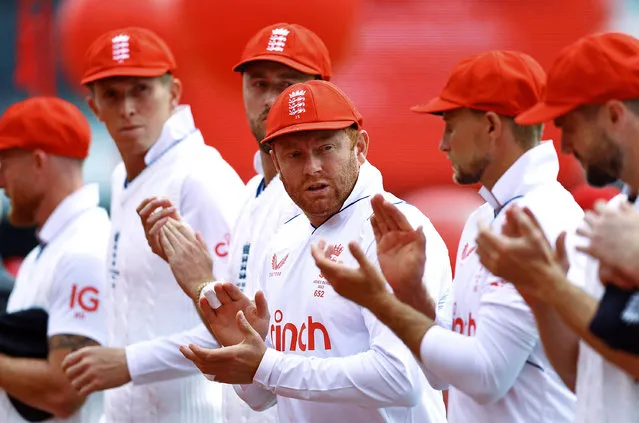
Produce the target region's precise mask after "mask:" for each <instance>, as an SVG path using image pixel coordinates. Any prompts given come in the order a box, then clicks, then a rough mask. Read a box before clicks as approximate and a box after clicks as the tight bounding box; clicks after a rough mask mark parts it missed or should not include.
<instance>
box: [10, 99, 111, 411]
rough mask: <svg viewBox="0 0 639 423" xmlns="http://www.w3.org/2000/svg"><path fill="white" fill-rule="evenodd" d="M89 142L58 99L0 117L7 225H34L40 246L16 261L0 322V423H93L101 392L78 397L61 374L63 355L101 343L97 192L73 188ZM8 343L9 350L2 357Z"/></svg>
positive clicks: (102, 247)
mask: <svg viewBox="0 0 639 423" xmlns="http://www.w3.org/2000/svg"><path fill="white" fill-rule="evenodd" d="M90 142H91V128H90V126H89V122H88V121H87V120H86V118H85V117H84V116H83V115H82V112H81V111H80V110H79V109H78V108H77V107H75V106H74V105H72V104H71V103H68V102H66V101H64V100H61V99H58V98H53V97H35V98H31V99H28V100H25V101H22V102H19V103H16V104H14V105H12V106H10V107H9V108H8V109H7V110H6V111H5V113H4V114H3V116H2V117H1V118H0V187H1V188H3V189H4V190H5V193H6V194H7V196H8V197H9V198H10V200H11V209H10V211H9V221H10V222H11V223H12V224H13V225H16V226H24V227H30V226H36V227H37V231H36V235H37V237H38V240H39V243H40V244H39V245H38V246H36V247H35V248H34V249H33V250H32V251H31V252H30V253H29V254H28V255H27V257H26V258H25V259H24V261H23V262H22V265H21V266H20V270H19V272H18V276H17V278H16V283H15V286H14V289H13V291H12V293H11V296H10V297H9V303H8V306H7V312H8V313H10V314H5V315H3V316H2V321H3V324H2V329H1V330H0V345H2V347H3V348H2V349H0V352H1V353H0V422H3V423H25V422H27V421H43V420H44V419H46V421H48V422H60V423H62V422H64V423H94V422H97V421H98V420H99V419H100V417H101V416H102V411H103V397H102V393H95V394H91V395H88V396H87V395H83V394H78V393H77V392H76V391H75V390H74V389H73V387H72V386H71V383H70V382H69V380H68V379H67V378H66V377H65V375H64V372H63V371H62V361H63V359H64V358H65V357H66V356H67V355H68V354H69V353H72V352H73V351H75V350H77V349H80V348H82V347H85V346H88V345H100V344H104V343H105V342H106V338H107V330H106V314H105V305H104V301H103V293H104V290H105V288H106V251H107V245H108V242H109V230H110V223H109V217H108V215H107V212H106V210H104V209H103V208H101V207H99V206H98V202H99V195H98V187H97V185H93V184H92V185H84V184H83V182H82V164H83V162H84V159H85V158H86V157H87V155H88V153H89V145H90ZM39 311H41V312H42V313H44V318H41V317H38V312H39ZM19 315H22V316H23V318H24V319H27V320H26V321H24V322H23V325H18V324H17V323H18V322H17V321H14V323H16V325H15V327H16V328H18V327H22V328H23V330H16V332H17V333H13V334H12V335H10V334H7V333H6V331H7V330H10V328H11V325H9V324H5V321H6V320H7V319H9V316H14V318H17V316H19ZM40 324H42V328H38V327H34V326H37V325H40ZM36 333H41V335H42V340H41V341H40V336H37V335H35V334H36ZM8 336H11V338H12V339H7V338H5V337H8ZM47 338H48V352H47ZM9 344H10V345H11V347H12V348H11V350H12V353H9V351H7V350H4V348H6V347H7V346H8V345H9ZM38 351H41V352H42V353H43V355H38V354H37V352H38ZM26 406H28V407H32V409H29V408H28V407H26ZM34 409H35V410H34ZM17 410H20V412H18V411H17ZM38 410H40V411H39V412H38ZM43 412H44V413H43ZM47 414H48V415H47Z"/></svg>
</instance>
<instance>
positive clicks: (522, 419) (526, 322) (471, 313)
mask: <svg viewBox="0 0 639 423" xmlns="http://www.w3.org/2000/svg"><path fill="white" fill-rule="evenodd" d="M558 172H559V163H558V159H557V153H556V151H555V149H554V146H553V144H552V142H551V141H546V142H542V143H541V144H540V145H538V146H537V147H534V148H532V149H531V150H529V151H527V152H526V153H525V154H524V155H522V156H521V157H520V158H519V159H518V160H517V161H516V162H515V163H514V164H513V165H512V166H511V167H510V168H509V169H508V170H507V171H506V172H505V173H504V174H503V175H502V177H501V178H500V179H499V180H498V181H497V183H496V184H495V186H494V187H493V190H492V191H488V190H487V189H485V188H483V189H482V190H481V191H480V193H481V195H482V196H483V197H484V199H485V200H486V204H484V205H482V206H480V207H479V208H478V209H477V210H476V211H475V212H473V214H472V215H471V216H470V217H469V219H468V221H467V222H466V225H465V227H464V230H463V232H462V236H461V239H460V243H459V249H458V251H457V262H456V268H455V279H454V281H453V288H452V292H451V296H450V302H451V303H450V304H451V305H452V310H453V324H452V331H451V330H448V329H450V328H443V327H434V328H432V329H431V330H429V331H428V332H427V333H426V335H425V336H424V338H423V340H422V345H421V359H422V363H423V365H424V367H423V368H424V371H425V373H426V375H427V376H428V378H429V381H431V383H433V384H434V386H438V387H440V388H444V387H445V386H446V385H450V391H449V397H448V419H449V422H451V423H467V422H474V423H494V422H508V423H530V422H535V423H561V422H565V423H568V422H571V423H572V421H573V419H574V408H575V398H574V395H573V394H572V393H571V392H570V391H569V389H568V388H567V387H566V386H565V385H564V384H563V382H562V381H561V379H560V378H559V376H558V375H557V374H556V372H555V371H554V370H553V368H552V367H551V365H550V363H549V361H548V359H547V358H546V355H545V353H544V350H543V345H542V344H541V341H540V338H539V333H538V331H537V325H536V322H535V319H534V316H533V313H532V311H531V310H530V309H529V307H528V305H527V304H526V302H525V301H524V299H523V298H522V297H521V296H520V295H519V293H518V292H517V290H516V289H515V288H514V287H513V286H512V285H511V284H510V283H508V282H507V281H504V280H502V279H500V278H497V277H496V276H494V275H492V274H490V273H489V272H488V271H487V270H486V269H485V268H484V267H483V266H482V265H481V264H480V263H479V257H478V256H477V254H476V253H475V249H476V243H475V239H476V237H477V232H478V228H477V224H478V222H479V221H480V220H483V221H484V222H486V223H489V224H491V226H492V228H493V230H494V231H496V232H501V227H502V225H503V223H504V220H505V213H503V209H504V207H505V206H507V205H511V204H517V205H518V206H521V207H524V206H526V207H529V208H530V209H531V210H532V212H533V213H534V214H535V216H536V217H537V220H538V221H539V223H540V224H541V226H542V229H543V231H544V233H545V235H546V237H547V238H548V239H549V240H550V241H551V244H552V245H554V243H555V240H556V238H557V236H558V235H559V234H560V233H561V231H563V230H568V231H572V230H574V228H575V227H576V226H577V225H578V223H579V221H580V220H581V218H582V217H583V212H582V210H581V208H580V207H579V206H578V205H577V203H576V202H575V201H574V199H573V197H572V195H571V194H570V193H569V192H568V191H566V190H565V189H564V188H563V187H562V186H561V184H560V183H559V182H557V174H558ZM495 214H497V216H496V217H495ZM578 265H579V264H578V263H573V266H575V267H577V266H578Z"/></svg>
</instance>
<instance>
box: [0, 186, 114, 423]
mask: <svg viewBox="0 0 639 423" xmlns="http://www.w3.org/2000/svg"><path fill="white" fill-rule="evenodd" d="M98 200H99V194H98V187H97V185H87V186H85V187H83V188H80V189H79V190H77V191H75V192H74V193H73V194H71V195H69V196H68V197H67V198H65V199H64V200H63V201H62V202H61V203H60V204H59V205H58V206H57V207H56V209H55V210H54V211H53V213H52V214H51V216H49V218H48V219H47V221H46V222H45V224H44V225H43V226H42V229H41V230H40V231H39V233H38V237H39V239H40V241H41V242H42V243H43V244H46V245H45V246H44V247H43V246H37V247H35V248H34V249H33V250H32V251H31V252H30V253H29V254H28V255H27V257H26V258H25V259H24V261H23V262H22V265H21V266H20V270H19V272H18V276H17V278H16V283H15V287H14V289H13V291H12V293H11V296H10V297H9V303H8V305H7V311H8V312H16V311H19V310H24V309H28V308H32V307H38V308H42V309H44V310H45V311H46V312H47V313H48V315H49V319H48V325H47V334H48V336H49V337H52V336H55V335H78V336H83V337H86V338H90V339H92V340H94V341H96V342H98V343H100V344H105V343H106V338H107V330H106V311H105V307H104V304H103V297H102V295H103V291H104V289H105V286H106V251H107V244H108V238H109V230H110V223H109V217H108V215H107V213H106V210H104V209H102V208H100V207H98ZM101 415H102V393H97V394H93V395H91V396H89V398H88V399H87V401H86V402H85V403H84V405H83V406H82V407H81V408H80V409H79V410H78V411H77V412H76V413H75V414H74V415H73V416H71V417H70V418H68V419H53V420H50V421H52V422H65V423H93V422H96V421H98V419H99V416H101ZM0 421H1V422H3V423H24V422H26V420H24V419H22V417H20V416H19V415H18V414H17V412H16V411H15V410H14V409H13V406H12V405H11V403H10V402H9V400H8V398H7V396H6V394H5V393H4V392H3V391H0Z"/></svg>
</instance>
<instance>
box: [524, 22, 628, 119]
mask: <svg viewBox="0 0 639 423" xmlns="http://www.w3.org/2000/svg"><path fill="white" fill-rule="evenodd" d="M636 98H639V40H637V39H636V38H634V37H632V36H630V35H627V34H621V33H614V32H609V33H605V34H595V35H590V36H587V37H584V38H581V39H579V40H578V41H577V42H575V43H573V44H571V45H569V46H568V47H566V48H564V49H563V50H562V51H561V53H559V56H558V57H557V59H556V60H555V62H554V63H553V65H552V67H551V68H550V70H549V71H548V84H547V87H546V93H545V95H544V98H543V101H540V102H538V104H536V105H535V106H533V107H532V108H530V110H528V111H526V112H524V113H522V114H520V115H519V116H517V119H516V121H517V123H519V124H522V125H526V124H533V123H543V122H547V121H550V120H554V119H556V118H558V117H560V116H562V115H565V114H566V113H568V112H570V111H571V110H574V109H576V108H578V107H580V106H583V105H586V104H602V103H605V102H606V101H609V100H620V101H624V100H632V99H636Z"/></svg>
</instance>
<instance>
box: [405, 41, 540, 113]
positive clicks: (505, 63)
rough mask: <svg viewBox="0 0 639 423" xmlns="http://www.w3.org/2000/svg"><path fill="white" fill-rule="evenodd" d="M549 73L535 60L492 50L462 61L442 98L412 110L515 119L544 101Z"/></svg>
mask: <svg viewBox="0 0 639 423" xmlns="http://www.w3.org/2000/svg"><path fill="white" fill-rule="evenodd" d="M545 82H546V74H545V72H544V70H543V68H542V67H541V65H539V63H537V62H536V61H535V59H533V58H532V57H530V56H528V55H527V54H524V53H520V52H517V51H505V50H493V51H488V52H485V53H481V54H476V55H473V56H470V57H467V58H466V59H464V60H462V61H461V62H459V63H458V64H457V65H455V67H454V68H453V71H452V72H451V74H450V77H449V78H448V82H446V86H445V87H444V89H443V90H442V92H441V94H440V95H439V97H435V98H434V99H432V100H430V101H429V102H428V103H426V104H423V105H419V106H415V107H413V108H411V110H413V111H415V112H418V113H431V114H441V113H443V112H446V111H449V110H454V109H459V108H461V107H468V108H470V109H475V110H483V111H486V112H495V113H498V114H500V115H503V116H510V117H515V116H516V115H518V114H519V113H521V112H523V111H524V110H527V109H529V108H530V107H532V106H533V105H534V104H536V103H537V102H538V101H539V99H540V98H541V95H542V91H543V89H544V85H545Z"/></svg>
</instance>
